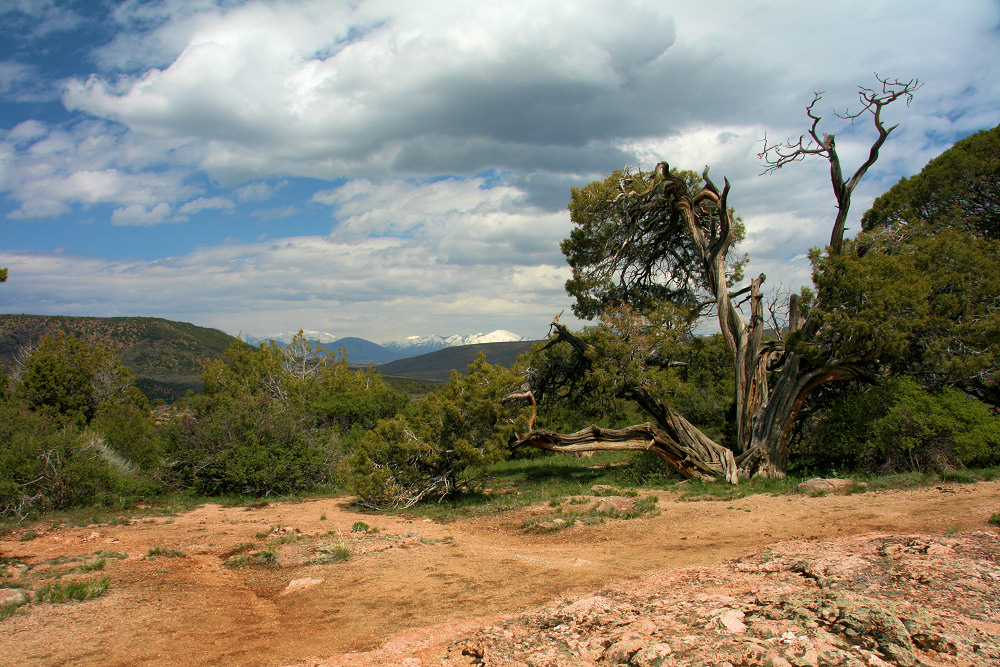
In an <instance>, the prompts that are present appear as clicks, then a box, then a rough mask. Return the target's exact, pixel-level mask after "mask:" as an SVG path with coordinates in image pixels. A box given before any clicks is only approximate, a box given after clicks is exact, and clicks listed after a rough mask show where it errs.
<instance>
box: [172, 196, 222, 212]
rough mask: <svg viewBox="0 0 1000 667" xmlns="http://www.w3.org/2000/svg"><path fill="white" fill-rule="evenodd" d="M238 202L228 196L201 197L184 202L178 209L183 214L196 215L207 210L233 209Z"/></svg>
mask: <svg viewBox="0 0 1000 667" xmlns="http://www.w3.org/2000/svg"><path fill="white" fill-rule="evenodd" d="M234 208H236V204H235V203H233V200H232V199H229V198H228V197H199V198H198V199H194V200H192V201H189V202H188V203H186V204H184V205H183V206H181V207H180V209H178V211H177V212H178V213H180V214H181V215H194V214H195V213H198V212H200V211H205V210H223V211H227V210H232V209H234Z"/></svg>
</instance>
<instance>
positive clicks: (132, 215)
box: [111, 202, 170, 227]
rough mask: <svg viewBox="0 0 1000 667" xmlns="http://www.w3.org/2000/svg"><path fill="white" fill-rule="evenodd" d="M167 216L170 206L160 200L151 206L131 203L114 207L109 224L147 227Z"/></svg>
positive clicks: (156, 223)
mask: <svg viewBox="0 0 1000 667" xmlns="http://www.w3.org/2000/svg"><path fill="white" fill-rule="evenodd" d="M169 218H170V206H169V205H168V204H166V203H163V202H161V203H159V204H157V205H156V206H154V207H152V208H146V207H145V206H142V205H141V204H133V205H132V206H125V207H122V208H116V209H115V210H114V212H113V213H112V214H111V224H113V225H117V226H120V227H149V226H150V225H158V224H160V223H161V222H166V221H167V220H168V219H169Z"/></svg>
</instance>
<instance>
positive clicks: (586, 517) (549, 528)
mask: <svg viewBox="0 0 1000 667" xmlns="http://www.w3.org/2000/svg"><path fill="white" fill-rule="evenodd" d="M657 501H658V499H657V497H656V496H646V497H645V498H641V499H639V500H637V501H636V502H635V503H634V504H633V505H632V507H631V508H629V509H625V510H619V509H616V508H614V507H605V508H603V509H599V508H600V503H595V504H594V507H593V508H592V509H591V510H590V511H588V512H577V511H569V512H567V511H565V510H564V509H563V508H562V507H559V508H557V509H556V511H555V512H553V513H552V514H550V515H549V516H547V517H536V518H534V519H528V520H527V521H525V522H524V523H522V524H521V528H522V529H524V530H528V531H533V532H544V533H551V532H555V531H558V530H563V529H565V528H570V527H572V526H575V525H576V524H577V523H581V524H584V525H593V524H598V523H603V522H604V521H606V520H607V519H635V518H638V517H641V516H646V515H652V516H655V515H656V514H659V509H658V508H657V506H656V504H657Z"/></svg>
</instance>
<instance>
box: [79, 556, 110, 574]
mask: <svg viewBox="0 0 1000 667" xmlns="http://www.w3.org/2000/svg"><path fill="white" fill-rule="evenodd" d="M107 563H108V559H107V558H95V559H94V560H90V561H87V562H86V563H84V564H83V565H80V566H79V567H78V568H77V569H78V570H80V572H93V571H94V570H103V569H104V566H105V565H107Z"/></svg>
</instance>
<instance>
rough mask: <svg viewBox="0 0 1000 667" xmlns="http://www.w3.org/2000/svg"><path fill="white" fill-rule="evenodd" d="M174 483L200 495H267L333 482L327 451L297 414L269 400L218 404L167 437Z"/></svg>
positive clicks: (174, 426)
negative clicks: (331, 480)
mask: <svg viewBox="0 0 1000 667" xmlns="http://www.w3.org/2000/svg"><path fill="white" fill-rule="evenodd" d="M165 439H166V450H167V456H168V458H169V459H170V460H171V465H170V468H171V471H172V472H173V473H174V475H175V479H174V483H175V484H177V485H179V486H185V487H190V488H193V489H194V490H196V491H197V492H199V493H205V494H210V495H211V494H222V493H241V494H248V495H254V496H266V495H273V494H281V493H288V492H291V491H295V490H299V489H306V488H310V487H311V486H313V485H315V484H316V483H318V482H323V481H326V480H328V479H329V465H328V456H327V455H328V451H327V449H325V448H324V447H323V446H322V445H321V444H320V443H319V442H317V438H316V437H315V434H314V433H311V432H310V430H309V429H308V427H307V424H305V423H304V422H303V420H302V417H301V415H299V414H296V412H295V411H294V410H288V409H284V408H283V407H282V406H281V405H279V404H275V403H274V402H273V401H271V400H270V399H268V398H267V397H265V396H258V397H255V398H248V399H246V400H242V401H241V400H226V401H220V402H218V403H217V405H216V406H215V408H214V410H213V412H212V413H210V414H206V415H203V416H202V417H199V418H196V417H190V416H189V417H184V418H182V419H180V420H178V421H176V422H175V423H173V424H172V425H171V426H170V427H169V428H168V429H167V431H166V433H165Z"/></svg>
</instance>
